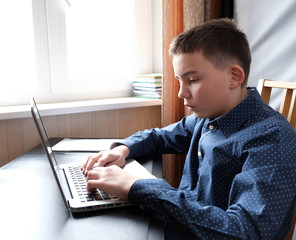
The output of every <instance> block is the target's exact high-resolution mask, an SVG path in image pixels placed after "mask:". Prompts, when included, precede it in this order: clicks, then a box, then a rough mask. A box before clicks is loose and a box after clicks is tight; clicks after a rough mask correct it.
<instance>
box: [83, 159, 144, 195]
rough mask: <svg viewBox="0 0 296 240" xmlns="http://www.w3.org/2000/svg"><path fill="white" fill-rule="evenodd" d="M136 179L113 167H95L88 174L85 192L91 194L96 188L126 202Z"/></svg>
mask: <svg viewBox="0 0 296 240" xmlns="http://www.w3.org/2000/svg"><path fill="white" fill-rule="evenodd" d="M138 179H140V178H138V177H135V176H133V175H131V174H129V173H128V172H126V171H124V170H123V169H122V168H120V167H118V166H115V165H112V166H109V167H96V168H94V169H93V170H90V171H89V172H88V175H87V190H88V191H89V192H92V191H93V190H94V189H95V188H98V189H100V190H102V191H104V192H106V193H109V194H111V195H113V196H116V197H118V198H120V199H122V200H128V193H129V190H130V188H131V186H132V185H133V184H134V182H135V181H137V180H138Z"/></svg>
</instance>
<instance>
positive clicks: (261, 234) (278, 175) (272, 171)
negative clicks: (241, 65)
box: [129, 128, 296, 240]
mask: <svg viewBox="0 0 296 240" xmlns="http://www.w3.org/2000/svg"><path fill="white" fill-rule="evenodd" d="M263 135H264V136H263ZM281 135H284V136H285V137H283V136H281ZM273 136H274V138H273ZM265 137H268V138H269V140H268V141H267V143H266V144H265V145H264V141H263V140H262V139H263V138H265ZM274 139H278V141H276V140H274ZM253 141H254V143H255V145H254V144H251V143H250V142H249V143H248V144H247V145H244V146H242V149H240V150H239V151H238V152H240V154H243V155H244V156H247V159H246V160H245V163H244V166H243V168H242V172H241V173H239V174H237V175H236V177H235V178H234V179H233V182H232V187H231V190H230V192H229V201H228V203H229V206H228V209H221V208H218V207H216V206H213V205H208V204H204V203H203V202H202V201H200V199H199V196H198V195H197V192H196V189H188V190H180V189H175V188H172V187H171V186H170V185H169V184H168V183H167V182H166V181H165V180H163V179H147V180H144V179H141V180H138V181H136V182H135V183H134V184H133V185H132V187H131V189H130V192H129V199H130V200H132V201H133V202H136V203H138V204H140V205H142V206H143V207H144V209H146V210H147V211H148V212H150V213H152V214H153V215H154V216H156V217H157V218H160V219H161V220H162V221H163V222H164V224H165V226H166V229H169V231H168V234H171V233H174V234H175V235H176V236H177V235H179V236H183V237H184V239H195V238H198V239H207V238H208V239H254V240H255V239H275V238H276V239H280V238H283V237H284V236H285V234H286V233H287V232H285V231H286V230H287V227H285V226H287V225H285V224H290V221H291V217H292V215H291V214H292V213H293V207H294V205H295V201H296V198H295V193H296V184H295V179H296V163H295V159H296V155H295V151H294V150H290V151H289V152H282V151H283V149H286V148H284V146H295V145H296V138H295V133H294V134H292V133H287V134H286V135H285V134H283V131H278V130H277V129H276V128H275V129H268V131H267V130H266V131H264V132H263V133H262V135H260V134H259V133H257V136H256V139H253ZM257 143H261V144H260V145H258V144H257ZM289 149H291V148H289ZM259 156H261V158H259ZM262 156H265V158H266V160H267V161H262V160H260V159H262ZM198 187H199V188H202V186H198ZM225 190H226V189H221V191H225ZM203 194H207V193H206V189H205V188H204V193H203ZM282 228H283V229H285V231H283V229H282ZM186 236H187V237H186Z"/></svg>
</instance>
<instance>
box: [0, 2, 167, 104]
mask: <svg viewBox="0 0 296 240" xmlns="http://www.w3.org/2000/svg"><path fill="white" fill-rule="evenodd" d="M153 2H155V1H154V0H144V1H143V0H141V1H139V0H125V1H122V0H110V1H98V0H14V1H2V2H1V3H0V20H1V22H0V26H1V29H4V32H5V35H4V36H5V37H4V38H2V39H1V40H0V50H1V55H0V63H1V69H2V66H4V68H5V71H2V70H1V72H0V79H1V80H0V81H1V86H4V87H1V90H0V93H1V96H0V105H8V104H11V105H12V104H21V103H26V104H27V103H29V99H30V97H31V96H32V95H34V96H35V97H37V99H38V101H39V102H40V101H41V102H53V101H68V100H81V99H94V98H109V97H121V96H128V95H129V94H130V93H131V81H132V79H133V78H134V76H135V75H136V74H140V73H151V72H153V71H154V69H153V64H152V62H153V60H152V57H153V56H150V55H151V52H152V47H151V46H152V41H153V36H152V30H151V28H152V25H153V24H152V21H153V20H154V19H153V18H152V9H153V7H152V5H153V4H155V3H153ZM157 2H161V1H157ZM160 6H161V5H160ZM12 13H13V14H12ZM142 13H144V14H142ZM7 23H9V24H7ZM159 24H161V22H160V17H159ZM138 36H141V37H140V38H139V37H138ZM154 37H155V36H154ZM158 40H159V41H158V44H159V45H161V40H160V39H158ZM143 49H146V51H147V49H148V51H147V52H144V51H143ZM3 53H4V54H3ZM159 56H161V52H159V55H158V56H157V58H159ZM141 59H145V61H141ZM151 66H152V67H151ZM158 70H159V69H157V70H156V71H158ZM16 86H17V87H16Z"/></svg>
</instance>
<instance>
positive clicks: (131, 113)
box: [0, 106, 161, 166]
mask: <svg viewBox="0 0 296 240" xmlns="http://www.w3.org/2000/svg"><path fill="white" fill-rule="evenodd" d="M43 121H44V125H45V128H46V131H47V133H48V136H49V137H69V138H125V137H128V136H129V135H131V134H133V133H135V132H137V131H140V130H144V129H150V128H153V127H160V126H161V106H152V107H138V108H130V109H119V110H109V111H99V112H90V113H76V114H65V115H57V116H46V117H43ZM39 143H40V139H39V135H38V133H37V130H36V127H35V124H34V122H33V119H32V118H23V119H12V120H1V121H0V166H3V165H4V164H6V163H7V162H9V161H11V160H12V159H14V158H16V157H18V156H20V155H22V154H23V153H25V152H26V151H28V150H30V149H31V148H33V147H34V146H36V145H38V144H39Z"/></svg>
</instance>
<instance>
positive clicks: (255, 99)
mask: <svg viewBox="0 0 296 240" xmlns="http://www.w3.org/2000/svg"><path fill="white" fill-rule="evenodd" d="M248 93H249V94H248V96H247V97H246V98H245V99H244V100H243V101H242V102H241V103H240V104H239V105H237V106H236V107H235V108H233V109H232V110H230V111H229V112H228V113H226V114H224V115H223V116H221V117H219V118H217V119H215V120H212V121H211V124H214V125H216V124H217V125H218V126H219V129H220V130H221V131H222V133H223V134H224V136H225V137H229V136H230V135H232V134H233V133H234V132H236V131H237V130H238V129H239V128H240V126H241V125H242V124H243V123H244V122H245V121H246V120H247V119H248V118H249V117H250V116H251V115H252V114H253V113H254V112H256V111H257V109H258V108H260V107H262V105H263V104H264V103H263V101H262V99H261V96H260V94H259V93H258V91H257V89H256V88H254V87H252V88H248Z"/></svg>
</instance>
